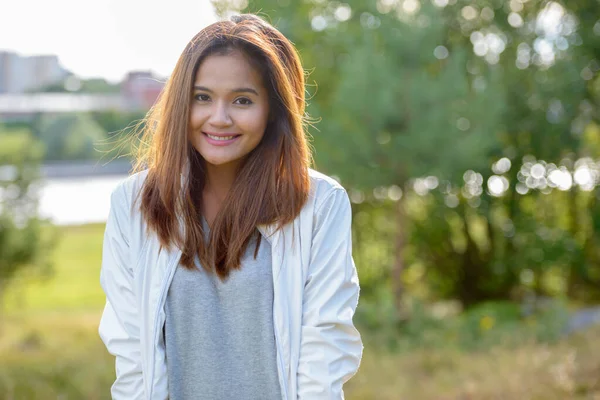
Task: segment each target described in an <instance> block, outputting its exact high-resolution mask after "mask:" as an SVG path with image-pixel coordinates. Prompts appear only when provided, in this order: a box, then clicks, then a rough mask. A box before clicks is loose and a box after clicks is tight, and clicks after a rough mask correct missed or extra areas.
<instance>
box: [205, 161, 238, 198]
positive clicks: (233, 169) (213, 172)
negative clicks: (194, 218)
mask: <svg viewBox="0 0 600 400" xmlns="http://www.w3.org/2000/svg"><path fill="white" fill-rule="evenodd" d="M236 175H237V165H236V164H234V163H231V164H226V165H219V166H214V165H210V164H208V163H207V164H206V186H205V187H204V196H210V197H213V201H215V202H216V203H218V204H221V203H223V201H224V200H225V197H226V196H227V193H229V189H231V186H233V182H234V181H235V177H236Z"/></svg>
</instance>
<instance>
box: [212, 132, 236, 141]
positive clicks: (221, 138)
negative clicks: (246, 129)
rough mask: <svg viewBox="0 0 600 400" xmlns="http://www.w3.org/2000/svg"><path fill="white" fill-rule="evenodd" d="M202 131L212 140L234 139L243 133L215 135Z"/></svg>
mask: <svg viewBox="0 0 600 400" xmlns="http://www.w3.org/2000/svg"><path fill="white" fill-rule="evenodd" d="M202 133H203V134H204V135H206V136H207V137H208V138H210V139H212V140H218V141H223V142H226V141H228V140H233V139H235V138H237V137H238V136H241V135H228V136H215V135H211V134H208V133H206V132H202Z"/></svg>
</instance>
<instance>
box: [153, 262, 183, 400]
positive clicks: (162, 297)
mask: <svg viewBox="0 0 600 400" xmlns="http://www.w3.org/2000/svg"><path fill="white" fill-rule="evenodd" d="M177 260H178V257H174V259H173V261H172V262H171V263H170V264H169V268H168V275H167V281H166V282H165V284H164V285H163V287H162V290H161V292H160V298H159V301H158V307H157V308H156V314H155V316H154V343H153V344H152V363H151V365H152V370H151V373H150V393H149V394H148V399H152V390H153V389H154V369H155V368H156V365H155V364H156V343H157V342H158V335H159V329H158V328H159V327H158V319H159V315H160V310H161V309H162V308H163V303H164V300H165V298H166V293H167V290H168V288H169V286H170V284H171V280H172V279H173V275H174V274H175V270H176V268H174V266H175V265H176V263H177Z"/></svg>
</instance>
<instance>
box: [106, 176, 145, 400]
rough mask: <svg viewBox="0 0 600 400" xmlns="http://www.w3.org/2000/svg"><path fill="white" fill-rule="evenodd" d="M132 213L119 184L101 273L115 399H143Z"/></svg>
mask: <svg viewBox="0 0 600 400" xmlns="http://www.w3.org/2000/svg"><path fill="white" fill-rule="evenodd" d="M129 213H130V210H129V202H128V201H126V197H125V191H124V188H123V186H119V187H117V189H115V191H114V192H113V193H112V196H111V207H110V213H109V216H108V221H107V223H106V230H105V233H104V244H103V249H102V269H101V272H100V283H101V285H102V288H103V289H104V292H105V293H106V306H105V307H104V312H103V314H102V319H101V321H100V327H99V334H100V337H101V338H102V341H103V342H104V344H105V345H106V348H107V349H108V352H109V353H110V354H112V355H114V356H115V358H116V360H115V369H116V380H115V382H114V384H113V385H112V388H111V394H112V398H113V399H115V400H120V399H123V400H125V399H127V400H135V399H143V398H144V381H143V376H142V366H141V353H140V334H139V315H138V310H137V305H136V301H135V294H134V292H133V270H132V267H133V266H132V260H131V256H130V250H129V239H128V235H127V232H128V229H129Z"/></svg>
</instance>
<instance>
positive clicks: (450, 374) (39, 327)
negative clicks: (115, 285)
mask: <svg viewBox="0 0 600 400" xmlns="http://www.w3.org/2000/svg"><path fill="white" fill-rule="evenodd" d="M103 229H104V226H103V225H87V226H81V227H67V228H63V229H62V235H61V240H60V243H59V245H58V247H57V249H56V253H55V258H54V259H55V274H54V276H53V277H52V278H51V279H49V280H47V281H45V282H37V281H33V282H32V281H28V280H27V279H26V278H22V279H21V280H20V282H19V284H18V285H16V286H15V287H13V288H12V289H11V291H10V293H8V298H7V304H6V308H5V312H4V315H2V317H1V318H2V321H1V323H0V360H2V362H0V400H8V399H14V400H21V399H23V400H30V399H40V400H45V399H53V400H54V399H69V400H71V399H91V400H94V399H109V397H110V396H109V387H110V384H111V382H112V380H113V376H114V370H113V368H114V364H113V359H112V357H111V356H110V355H108V354H107V353H106V351H105V348H104V345H103V344H102V342H101V341H100V339H99V338H98V335H97V326H98V320H99V318H100V313H101V309H102V305H103V302H104V296H103V293H102V290H101V288H100V285H99V283H98V276H99V268H100V254H101V246H102V235H103ZM362 333H363V338H364V341H365V354H364V358H363V362H362V365H361V369H360V371H359V373H358V374H357V375H356V376H355V377H354V378H353V379H352V380H351V381H350V382H349V383H348V384H347V386H346V398H347V399H350V400H366V399H375V400H388V399H389V400H392V399H394V400H395V399H398V400H413V399H417V400H418V399H423V400H479V399H481V400H487V399H489V400H492V399H518V400H522V399H523V400H526V399H531V400H538V399H539V400H554V399H556V400H564V399H580V400H584V399H585V400H600V346H599V345H598V343H599V342H600V327H599V328H594V329H591V330H588V331H586V332H583V333H581V334H578V335H574V336H571V337H569V338H567V339H565V340H562V341H560V342H558V343H555V344H552V345H548V344H536V343H532V344H528V345H522V346H518V347H507V346H504V347H500V348H495V349H487V350H486V351H479V352H466V351H460V350H453V349H448V348H444V349H437V348H415V349H413V350H411V351H408V352H404V353H401V354H399V353H390V352H385V351H382V350H377V349H378V348H379V347H378V346H377V345H376V343H373V342H375V341H376V340H377V339H375V338H376V335H373V334H372V333H369V332H367V331H363V332H362Z"/></svg>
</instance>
